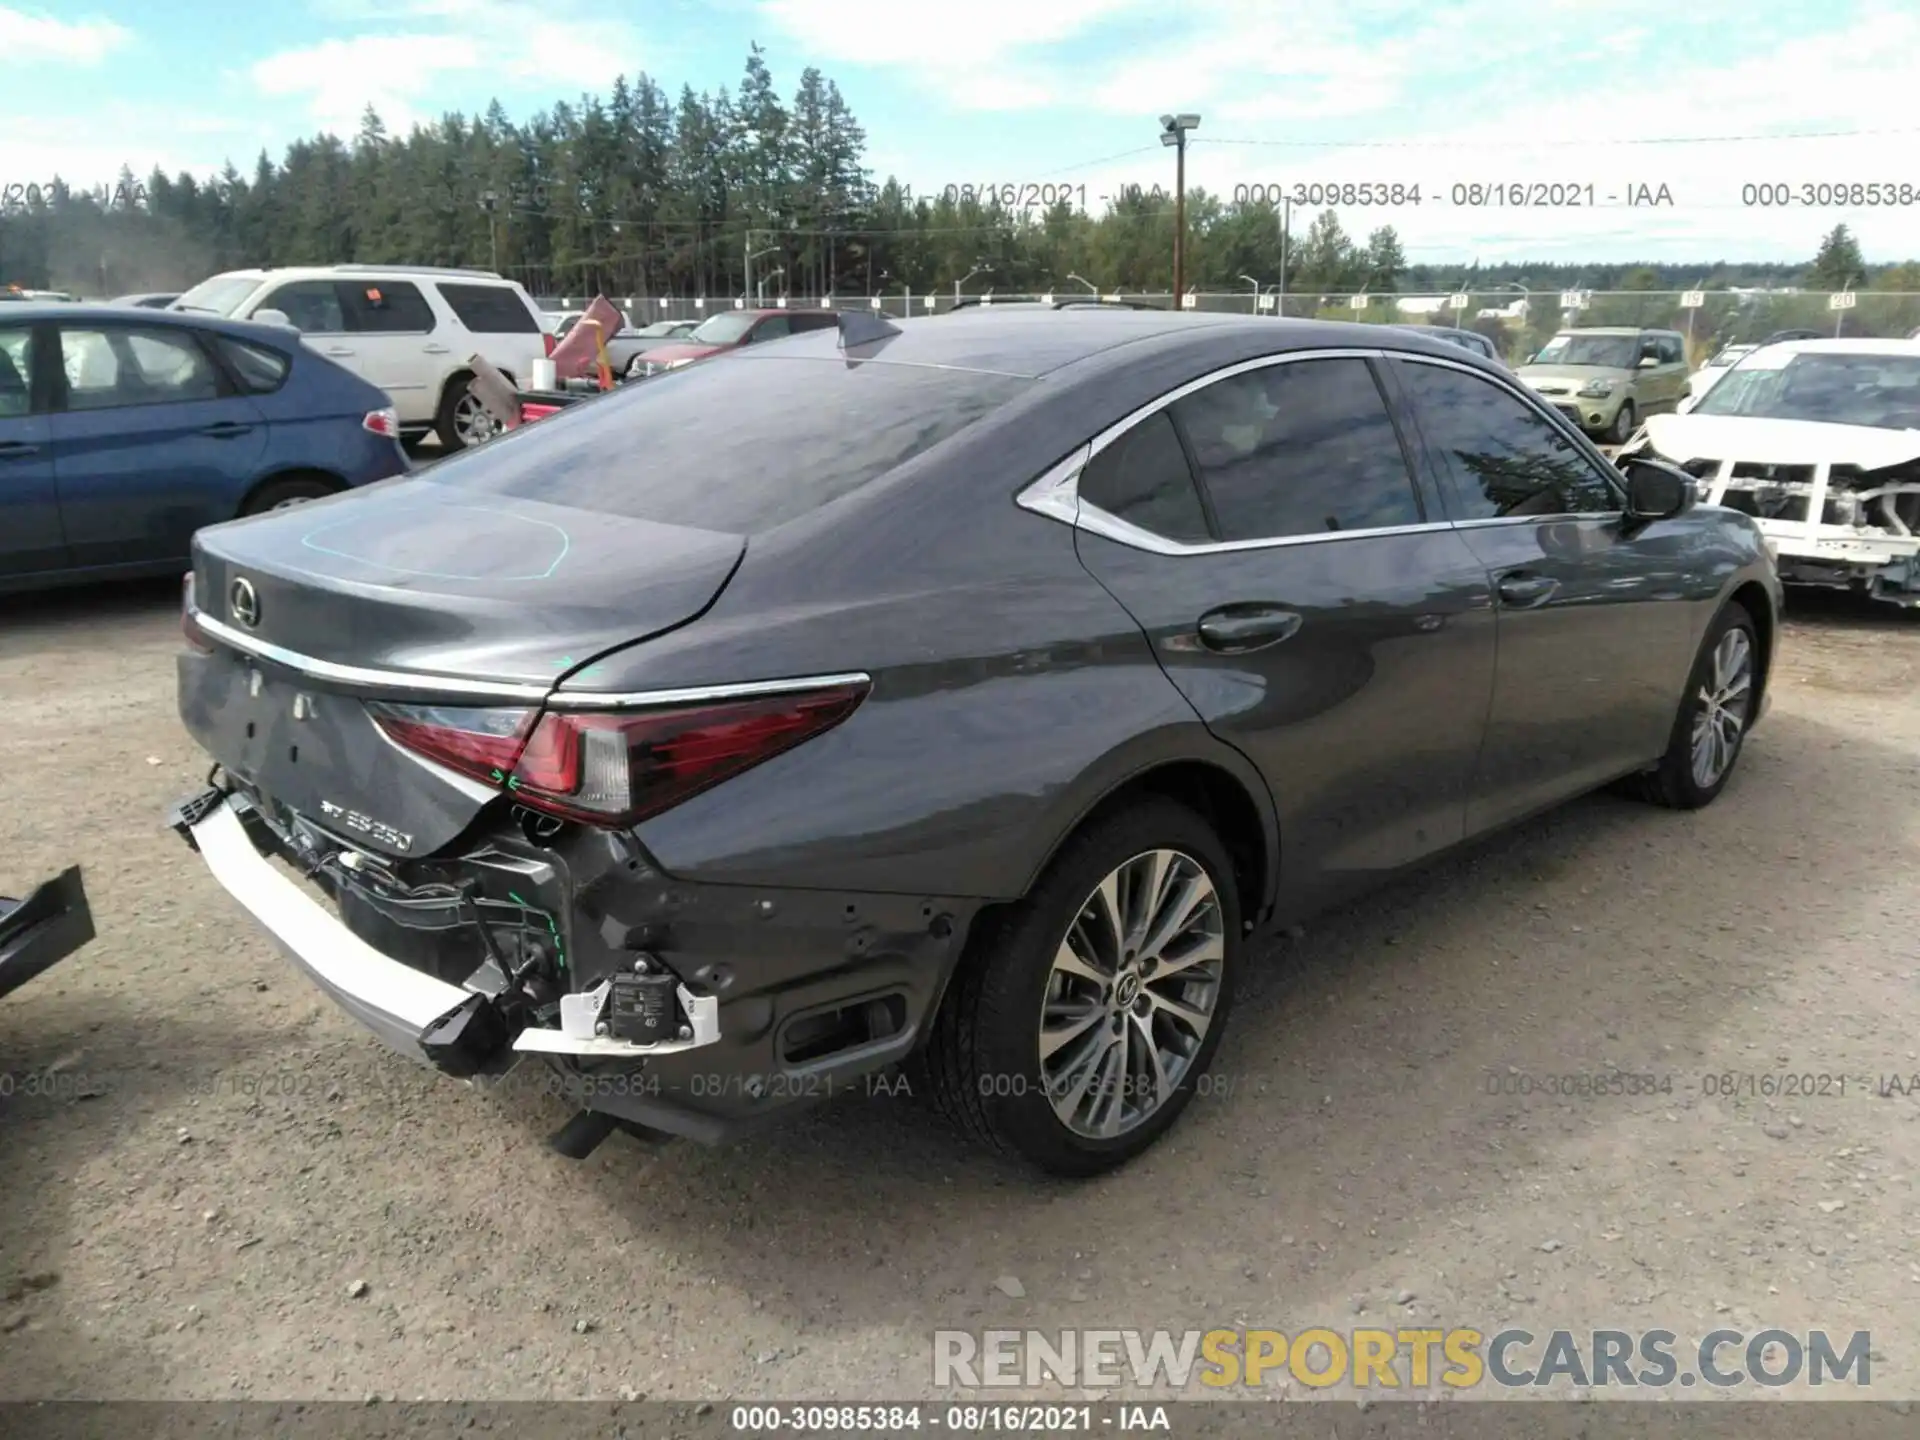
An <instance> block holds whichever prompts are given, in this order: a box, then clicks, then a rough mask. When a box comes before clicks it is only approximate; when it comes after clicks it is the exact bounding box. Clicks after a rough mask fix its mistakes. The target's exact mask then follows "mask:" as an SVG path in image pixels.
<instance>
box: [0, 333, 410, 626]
mask: <svg viewBox="0 0 1920 1440" xmlns="http://www.w3.org/2000/svg"><path fill="white" fill-rule="evenodd" d="M399 435H400V427H399V422H398V421H397V420H396V419H395V417H394V413H393V409H392V404H391V402H390V401H389V400H388V398H387V396H386V394H385V393H384V392H383V391H381V390H379V389H377V388H376V387H374V386H372V385H369V384H368V383H367V382H366V381H364V380H361V379H360V378H359V377H357V376H355V375H353V374H350V373H349V372H348V371H346V370H343V369H341V368H340V367H339V366H338V365H336V364H334V363H333V362H332V361H331V360H328V359H327V358H326V357H325V356H323V355H320V354H318V353H316V352H315V351H313V350H311V349H309V348H308V347H306V346H304V345H302V344H301V343H300V337H299V336H298V335H297V334H295V333H294V332H292V331H289V330H283V329H278V328H275V327H273V326H269V325H256V324H251V323H249V322H246V321H235V320H220V319H215V318H212V317H209V316H201V315H192V314H187V313H185V312H173V311H163V310H148V309H136V308H133V307H127V306H111V305H53V304H39V303H34V302H27V303H24V304H21V303H16V304H12V305H7V306H0V590H26V589H34V588H38V587H40V586H45V585H58V584H71V583H74V582H77V581H85V580H95V579H101V580H105V579H121V578H133V577H136V576H141V575H156V574H166V573H169V572H174V571H179V570H181V569H183V568H184V567H185V566H186V564H187V562H188V557H189V552H190V548H191V542H192V539H193V533H194V531H196V530H198V529H199V528H200V527H201V526H203V525H212V524H215V523H217V522H219V521H222V520H232V519H235V518H237V517H239V516H243V515H255V514H258V513H260V512H261V511H265V510H273V509H278V508H280V507H282V506H286V505H293V504H298V503H300V502H301V501H304V500H313V499H318V498H320V497H321V496H325V495H331V494H334V493H335V492H336V491H340V490H345V489H347V488H348V487H349V486H354V485H366V484H370V483H371V482H373V481H375V480H385V479H387V478H389V477H391V476H395V475H401V474H404V473H405V472H406V471H407V468H408V464H407V457H406V452H405V451H403V450H402V449H401V448H400V439H399Z"/></svg>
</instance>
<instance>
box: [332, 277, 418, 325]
mask: <svg viewBox="0 0 1920 1440" xmlns="http://www.w3.org/2000/svg"><path fill="white" fill-rule="evenodd" d="M340 294H341V297H342V298H343V299H344V300H345V302H346V304H347V306H348V314H349V317H350V319H351V320H352V322H353V328H354V329H355V330H358V331H361V332H362V333H366V334H374V335H378V334H380V333H381V332H383V331H384V332H386V333H387V334H390V335H426V334H429V333H431V332H432V330H433V328H434V322H433V311H432V310H431V309H430V308H429V307H428V305H427V302H426V299H425V298H424V297H423V296H422V295H421V294H420V291H419V290H418V289H417V288H415V287H414V286H413V285H412V284H410V283H409V282H407V281H405V280H369V281H367V282H365V283H364V284H363V283H362V282H360V281H358V280H354V281H350V282H343V283H342V284H341V286H340Z"/></svg>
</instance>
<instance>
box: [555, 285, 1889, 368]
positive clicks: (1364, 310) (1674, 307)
mask: <svg viewBox="0 0 1920 1440" xmlns="http://www.w3.org/2000/svg"><path fill="white" fill-rule="evenodd" d="M592 298H593V297H592V296H590V295H571V296H565V295H549V296H540V297H538V303H539V304H540V306H541V307H542V308H543V309H546V310H551V311H560V310H578V309H582V308H584V307H585V306H586V304H587V302H588V301H589V300H591V299H592ZM608 298H610V299H611V300H613V302H614V303H615V304H616V305H619V306H621V307H622V308H624V309H625V310H626V312H627V315H628V318H629V319H630V320H631V321H632V322H633V323H634V324H636V325H649V324H652V323H654V322H655V321H660V320H704V319H706V318H707V317H708V316H710V315H715V314H720V313H723V312H725V311H729V310H735V309H750V308H756V307H758V306H765V307H768V308H787V309H810V308H814V307H827V308H838V309H843V310H844V309H873V310H880V311H884V312H885V313H887V314H889V315H893V316H896V317H901V316H908V315H915V316H919V315H944V314H947V313H949V312H951V311H952V310H954V309H955V308H957V306H958V305H960V304H964V305H966V306H968V307H971V306H974V305H980V306H992V305H1007V304H1014V303H1028V304H1031V303H1034V302H1056V303H1057V302H1059V301H1063V300H1095V299H1099V300H1106V301H1118V302H1122V303H1126V304H1132V305H1148V306H1153V307H1155V308H1157V309H1162V310H1168V309H1172V308H1174V299H1173V296H1172V295H1170V294H1169V293H1167V292H1166V291H1161V292H1159V293H1157V294H1155V293H1151V292H1141V291H1131V290H1129V291H1111V292H1105V291H1103V292H1100V293H1099V294H1097V295H1096V294H1093V293H1090V292H1088V291H1085V290H1059V291H1055V292H1053V293H1052V294H1050V295H1049V294H1021V295H1014V294H988V295H968V296H965V297H962V298H961V299H960V300H959V301H956V298H955V296H954V295H953V293H952V292H951V291H947V292H946V293H933V294H924V293H919V294H917V293H914V292H911V291H892V292H889V293H887V294H885V295H877V296H869V295H846V294H841V295H827V296H798V295H789V296H780V297H774V296H769V297H768V298H766V299H765V300H761V301H755V300H748V299H745V298H735V297H722V298H714V297H700V298H695V297H674V296H665V297H647V296H620V295H615V296H610V297H608ZM1186 299H1187V302H1188V303H1187V304H1186V305H1185V306H1184V307H1182V308H1184V309H1188V310H1193V311H1200V312H1204V313H1208V314H1232V313H1240V314H1251V315H1265V316H1286V317H1288V318H1290V319H1319V320H1345V321H1359V322H1363V323H1367V324H1375V325H1395V324H1398V325H1448V326H1454V325H1458V326H1462V327H1465V328H1467V329H1472V330H1477V331H1479V332H1480V333H1481V334H1483V335H1485V336H1486V337H1487V338H1488V339H1489V340H1491V341H1492V342H1493V343H1494V346H1495V348H1496V349H1498V350H1499V351H1500V353H1501V354H1503V355H1504V356H1506V358H1507V359H1508V361H1509V362H1510V363H1513V364H1520V363H1523V362H1524V361H1525V360H1526V358H1527V356H1529V355H1531V354H1532V353H1533V352H1534V351H1535V350H1538V349H1539V348H1540V347H1541V346H1542V345H1543V344H1545V343H1546V341H1547V340H1548V339H1549V338H1551V337H1552V335H1553V334H1554V333H1555V332H1556V331H1559V330H1563V329H1570V328H1575V327H1590V326H1641V327H1645V328H1649V329H1657V330H1677V331H1679V332H1680V333H1681V334H1682V335H1684V336H1686V337H1687V349H1688V358H1689V359H1690V360H1691V361H1692V363H1693V364H1694V365H1696V366H1698V365H1700V364H1701V363H1703V362H1704V361H1705V360H1706V359H1707V357H1708V356H1710V355H1712V354H1713V353H1714V352H1716V351H1718V350H1719V349H1720V348H1721V347H1722V346H1726V345H1736V344H1753V343H1756V342H1758V341H1761V340H1765V339H1767V338H1768V337H1769V336H1771V335H1776V334H1778V333H1779V332H1781V331H1783V330H1796V331H1809V332H1812V333H1815V334H1818V335H1822V336H1830V335H1838V336H1850V337H1865V336H1871V337H1875V338H1880V339H1888V338H1896V337H1905V336H1907V335H1910V334H1912V333H1913V332H1914V331H1915V330H1916V329H1917V328H1920V291H1869V290H1860V291H1848V292H1844V293H1842V294H1840V295H1838V296H1836V295H1834V294H1833V293H1832V292H1828V291H1815V290H1706V291H1683V290H1582V291H1565V290H1527V291H1524V292H1523V291H1522V290H1521V288H1520V287H1519V286H1517V285H1513V286H1507V287H1505V288H1504V289H1495V290H1478V291H1471V292H1456V293H1453V294H1425V295H1405V294H1401V295H1369V296H1354V295H1350V294H1349V295H1329V294H1313V293H1303V292H1290V293H1288V294H1285V295H1281V294H1278V293H1276V292H1275V291H1273V290H1265V291H1262V292H1261V293H1259V294H1258V295H1256V294H1255V293H1254V291H1253V289H1252V287H1248V288H1247V289H1245V290H1239V291H1212V292H1207V293H1204V294H1202V293H1195V294H1190V295H1188V296H1187V297H1186Z"/></svg>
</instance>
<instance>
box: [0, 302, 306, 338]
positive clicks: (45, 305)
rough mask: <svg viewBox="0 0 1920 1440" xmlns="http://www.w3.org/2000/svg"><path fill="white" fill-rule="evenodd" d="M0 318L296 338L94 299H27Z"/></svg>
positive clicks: (197, 314) (269, 328) (189, 313)
mask: <svg viewBox="0 0 1920 1440" xmlns="http://www.w3.org/2000/svg"><path fill="white" fill-rule="evenodd" d="M0 316H4V318H5V319H6V320H7V321H8V322H9V323H12V322H14V321H18V320H22V319H25V320H29V321H38V320H59V321H63V322H65V323H66V324H69V325H73V324H79V323H82V322H84V321H87V320H125V321H131V322H134V323H137V324H140V325H146V326H154V325H177V326H180V327H182V328H185V329H193V330H218V331H220V332H222V333H224V334H228V335H238V336H242V337H244V338H247V339H252V340H260V339H266V338H268V337H273V338H275V339H277V340H278V341H279V342H280V343H281V344H282V345H289V344H295V343H297V342H298V341H299V339H300V337H299V335H298V334H297V333H295V332H294V331H291V330H287V329H283V328H281V327H280V326H277V325H264V324H262V323H260V322H259V321H257V320H229V319H227V318H226V316H224V315H209V314H207V313H206V312H205V311H204V310H154V309H150V308H148V307H145V306H140V305H114V304H108V303H105V302H101V301H94V300H83V301H80V302H79V303H77V304H64V303H62V302H60V301H58V300H29V301H27V302H26V303H24V304H13V305H9V306H7V308H6V309H5V310H4V311H0Z"/></svg>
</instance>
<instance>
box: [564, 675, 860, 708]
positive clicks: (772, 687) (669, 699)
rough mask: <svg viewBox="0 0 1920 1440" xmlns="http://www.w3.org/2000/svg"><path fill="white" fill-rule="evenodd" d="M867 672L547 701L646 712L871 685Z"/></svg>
mask: <svg viewBox="0 0 1920 1440" xmlns="http://www.w3.org/2000/svg"><path fill="white" fill-rule="evenodd" d="M872 683H873V677H872V676H871V675H869V674H867V673H866V672H865V671H864V670H850V671H847V672H846V673H845V674H841V675H798V676H794V677H793V678H791V679H786V680H748V681H743V682H742V683H740V684H737V685H695V686H690V687H688V688H686V689H680V690H629V691H623V692H618V693H616V692H607V691H600V692H597V691H592V690H556V691H554V692H553V694H552V695H550V696H548V697H547V708H548V709H549V710H646V709H651V708H653V707H655V706H660V705H706V704H711V703H714V702H717V701H722V700H757V699H759V698H760V697H761V696H763V695H790V694H794V693H796V692H799V691H804V690H831V689H833V688H834V687H836V686H841V685H871V684H872Z"/></svg>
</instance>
